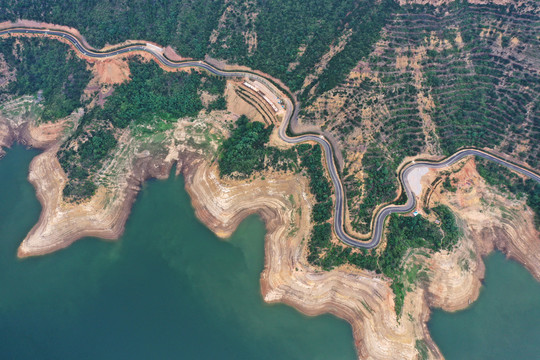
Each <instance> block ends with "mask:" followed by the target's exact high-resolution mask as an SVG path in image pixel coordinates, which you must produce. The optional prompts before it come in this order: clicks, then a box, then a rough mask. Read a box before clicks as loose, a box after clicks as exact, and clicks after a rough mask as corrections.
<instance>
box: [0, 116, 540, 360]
mask: <svg viewBox="0 0 540 360" xmlns="http://www.w3.org/2000/svg"><path fill="white" fill-rule="evenodd" d="M2 121H3V124H4V125H5V124H6V123H7V125H6V126H7V128H8V129H10V131H8V132H7V135H5V136H4V137H3V138H2V136H0V144H3V143H5V144H7V145H9V144H10V143H11V142H13V141H19V142H21V143H26V144H30V145H33V146H35V147H39V148H42V149H45V152H44V153H42V154H40V155H38V156H37V157H36V158H35V159H34V160H33V161H32V164H31V166H30V173H29V180H30V181H31V182H32V184H33V185H34V187H35V188H36V192H37V196H38V199H39V200H40V202H41V204H42V207H43V211H42V213H41V216H40V220H39V222H38V224H37V225H36V226H35V227H34V228H33V229H32V231H31V232H30V233H29V235H28V236H27V238H26V239H25V240H24V242H23V244H21V247H20V248H19V256H35V255H42V254H45V253H49V252H52V251H56V250H58V249H60V248H63V247H66V246H68V245H69V244H71V243H72V242H74V241H76V240H77V239H79V238H81V237H84V236H97V237H101V238H107V239H117V238H119V237H120V236H121V234H122V232H123V229H124V225H125V221H126V219H127V217H128V216H129V212H130V209H131V206H132V203H133V201H134V199H135V196H136V194H137V193H138V191H139V190H140V185H141V184H142V182H144V181H145V180H146V179H148V178H151V177H157V178H163V177H166V176H167V175H168V174H169V172H170V169H171V167H172V166H173V165H174V164H176V163H178V166H177V171H178V172H182V174H183V175H184V176H185V179H186V181H185V184H186V189H187V191H188V193H189V195H190V197H191V199H192V203H193V205H194V208H195V212H196V214H197V217H198V218H199V219H201V221H202V222H203V223H204V224H205V225H206V226H208V227H209V228H210V229H211V230H212V231H214V232H215V233H216V234H217V235H218V236H220V237H222V238H226V237H228V236H229V235H230V234H231V233H232V232H233V231H234V230H235V229H236V227H237V226H238V224H239V223H240V222H241V221H242V220H243V219H244V218H245V217H246V216H248V215H250V214H253V213H257V214H259V216H261V218H262V219H263V220H264V222H265V224H266V228H267V234H266V238H265V268H264V271H263V273H262V274H261V292H262V294H263V297H264V299H265V301H267V302H284V303H287V304H289V305H291V306H294V307H295V308H297V309H299V310H300V311H302V312H303V313H305V314H308V315H318V314H321V313H325V312H330V313H332V314H334V315H336V316H338V317H341V318H344V319H345V320H347V321H348V322H349V323H350V324H351V326H352V328H353V333H354V338H355V344H356V348H357V351H358V355H359V357H361V358H380V359H384V358H389V359H390V358H396V357H399V358H414V357H415V356H416V354H417V349H416V347H415V344H416V341H417V340H421V341H425V342H426V344H427V346H428V348H429V350H430V355H431V357H433V358H441V357H442V354H441V353H440V351H439V350H438V348H437V347H436V345H435V344H434V343H433V341H432V340H431V338H430V336H429V331H428V329H427V326H426V323H427V320H428V319H429V314H430V310H429V309H430V307H441V308H443V309H444V310H448V311H454V310H458V309H462V308H464V307H466V306H468V304H469V302H471V301H474V300H475V299H476V298H477V297H478V293H479V288H480V286H481V279H482V278H483V276H484V265H483V261H482V259H481V256H484V255H486V254H488V253H489V252H491V251H492V250H493V249H494V248H498V249H500V250H502V251H503V252H505V253H506V254H507V255H509V256H511V257H513V258H515V259H517V260H518V261H519V262H520V263H522V264H524V265H525V266H526V267H527V268H528V270H529V271H530V272H531V273H533V275H534V276H535V277H536V278H537V279H538V280H540V248H539V246H540V244H538V232H537V231H536V230H535V229H534V227H532V228H531V225H532V214H530V213H527V212H525V211H521V212H519V211H517V210H516V211H515V213H513V214H514V215H513V216H512V217H511V218H508V215H507V217H503V215H502V214H501V213H500V212H497V209H496V208H494V209H491V210H490V211H486V212H479V210H478V209H477V208H475V207H474V206H473V205H475V204H473V203H472V202H473V201H474V198H475V197H476V198H479V197H480V196H484V197H485V196H490V197H492V198H493V201H494V202H496V203H504V202H503V200H502V196H500V195H497V194H493V193H491V192H490V190H489V189H488V188H487V187H486V186H485V184H483V181H482V179H481V178H479V176H478V174H477V173H475V169H474V166H472V165H467V166H468V167H465V168H464V170H462V171H464V173H465V175H464V179H467V181H472V184H466V181H463V184H461V187H462V189H461V188H460V193H459V194H457V195H456V198H449V199H446V197H444V196H439V197H440V199H439V200H440V201H446V202H448V204H449V205H450V206H451V207H452V208H453V209H454V210H456V212H457V214H458V216H459V217H460V219H461V221H462V227H463V229H464V231H465V235H464V238H463V240H462V241H461V242H460V244H459V246H458V247H457V248H456V249H455V250H453V251H452V252H449V253H448V252H443V253H436V254H433V255H432V256H431V257H429V258H427V257H422V256H418V258H419V260H418V261H419V262H421V263H423V264H425V266H426V267H427V268H428V269H429V271H430V281H429V283H426V284H419V285H418V286H417V287H416V288H415V289H414V291H412V292H409V293H408V295H407V296H406V298H405V306H404V310H403V313H404V314H407V315H408V314H410V315H411V316H410V318H412V319H413V320H410V318H409V317H408V316H407V315H405V316H403V317H402V318H401V319H400V321H399V322H398V321H397V320H396V318H395V312H394V303H393V293H392V291H391V289H390V286H389V281H388V280H387V279H385V278H383V277H382V276H380V275H377V274H374V273H372V272H368V271H364V270H360V269H356V268H353V267H351V266H341V267H339V268H337V269H335V270H332V271H329V272H322V271H320V270H319V269H317V268H314V267H312V266H311V265H309V264H308V263H307V261H306V242H305V241H304V239H306V238H307V237H308V235H309V231H310V211H309V210H310V209H311V207H312V205H313V199H312V197H311V195H310V194H309V190H308V185H307V180H306V179H305V178H303V177H298V176H294V175H292V174H287V173H285V174H272V173H269V174H265V177H266V180H261V179H257V180H254V181H252V182H249V183H246V182H239V181H233V180H223V179H220V177H219V176H218V173H217V169H216V166H215V164H214V163H213V162H212V159H211V158H210V159H205V157H204V156H203V155H202V154H201V153H200V152H199V151H198V150H197V149H191V148H189V146H187V145H186V146H183V147H182V146H180V147H178V148H175V149H171V150H170V152H169V154H168V156H167V158H162V157H161V158H154V157H152V156H145V157H143V158H140V159H137V160H136V161H134V163H133V168H132V172H130V173H129V174H127V175H126V176H125V177H124V178H123V179H122V182H119V183H118V184H117V185H118V186H117V187H116V188H114V189H112V190H107V189H101V190H100V191H101V193H100V192H98V194H97V195H96V197H94V198H93V199H92V200H91V201H90V202H86V203H82V204H76V205H69V204H65V203H63V202H62V200H61V193H62V188H63V184H64V183H65V174H63V171H62V170H61V167H60V165H59V163H58V161H57V160H56V157H55V152H56V151H55V147H56V146H57V143H56V140H57V138H58V137H59V136H60V133H61V132H58V133H57V136H56V137H55V136H51V134H48V138H47V140H43V139H44V138H46V137H45V135H46V130H45V128H41V129H40V128H32V126H33V125H32V124H28V123H20V124H17V126H14V125H13V124H10V123H9V121H8V119H0V123H2ZM29 129H33V130H32V131H30V130H29ZM49 130H50V129H49ZM178 131H179V132H180V133H181V132H182V131H184V132H185V129H183V130H182V129H179V130H178ZM180 135H185V134H180ZM471 179H472V180H471ZM470 189H474V191H475V192H474V193H472V195H471V193H470V192H466V191H469V190H470ZM107 191H110V192H109V193H107ZM291 195H292V199H293V201H291ZM439 195H440V194H439ZM458 195H461V198H459V197H458ZM111 199H112V200H111ZM298 209H305V211H302V212H301V213H300V214H299V213H298V211H297V210H298ZM471 209H472V210H471ZM488 210H489V209H488ZM481 214H483V215H482V216H480V215H481ZM292 227H296V232H295V233H294V234H293V232H292ZM291 234H292V235H291ZM470 251H473V253H474V254H475V256H474V258H473V257H472V256H471V253H470ZM467 257H468V258H467ZM465 258H467V259H468V260H467V261H468V262H469V270H467V271H463V269H462V268H461V267H460V266H459V262H460V261H461V260H462V259H465Z"/></svg>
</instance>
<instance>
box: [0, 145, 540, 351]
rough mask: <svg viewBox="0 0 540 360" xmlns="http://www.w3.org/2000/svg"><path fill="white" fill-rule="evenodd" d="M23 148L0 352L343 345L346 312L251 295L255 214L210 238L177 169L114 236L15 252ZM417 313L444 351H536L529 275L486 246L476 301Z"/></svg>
mask: <svg viewBox="0 0 540 360" xmlns="http://www.w3.org/2000/svg"><path fill="white" fill-rule="evenodd" d="M36 154H37V152H35V151H28V150H25V149H23V148H22V147H15V148H13V149H12V150H10V151H9V152H8V155H7V156H6V157H5V158H4V159H2V160H1V161H0V359H74V358H76V359H119V358H121V359H309V360H311V359H354V358H355V352H354V347H353V339H352V334H351V329H350V327H349V325H348V324H347V323H346V322H344V321H342V320H339V319H337V318H334V317H332V316H329V315H326V316H319V317H315V318H309V317H305V316H303V315H301V314H300V313H298V312H297V311H296V310H294V309H293V308H290V307H288V306H285V305H267V304H265V303H264V302H263V300H262V298H261V295H260V288H259V276H260V272H261V271H262V269H263V255H264V254H263V250H264V249H263V245H264V243H263V241H264V233H265V229H264V225H263V223H262V222H261V221H260V220H259V219H258V218H256V217H250V218H248V219H246V221H244V222H243V223H242V224H241V225H240V227H239V228H238V230H237V231H236V233H235V234H234V235H233V237H232V238H231V239H230V241H229V242H223V241H220V240H219V239H217V238H216V237H215V236H214V235H213V234H212V233H211V232H210V231H209V230H208V229H207V228H206V227H205V226H203V225H202V224H200V223H199V221H198V220H197V219H196V218H195V215H194V213H193V209H192V208H191V205H190V201H189V198H188V196H187V194H186V192H185V191H184V184H183V181H182V179H181V178H178V179H176V178H174V177H171V178H170V179H168V180H166V181H151V182H149V183H147V185H145V187H144V189H143V191H141V193H140V196H139V197H138V199H137V201H136V203H135V206H134V208H133V212H132V214H131V216H130V218H129V220H128V223H127V227H126V232H125V234H124V236H123V237H122V238H121V240H120V241H117V242H104V241H100V240H97V239H83V240H80V241H78V242H76V243H75V244H73V245H72V246H71V247H69V248H67V249H65V250H62V251H59V252H57V253H54V254H52V255H48V256H43V257H37V258H31V259H25V260H22V261H21V260H17V258H16V256H15V255H16V250H17V246H18V244H19V242H20V241H21V240H22V239H23V238H24V236H25V235H26V233H27V232H28V231H29V230H30V228H31V227H32V226H33V225H34V223H35V222H36V221H37V219H38V217H39V212H40V210H41V207H40V205H39V203H38V201H37V199H36V197H35V194H34V189H33V188H32V186H31V185H30V184H29V183H28V181H27V180H26V177H27V172H28V165H29V163H30V160H31V159H32V157H33V156H35V155H36ZM429 325H430V329H431V331H432V333H433V338H434V339H435V341H436V342H437V344H439V346H440V348H441V350H442V352H443V354H445V355H446V357H447V358H448V359H538V358H540V284H538V283H537V282H536V281H535V280H534V279H533V278H532V277H531V276H530V275H529V274H528V273H527V271H526V270H525V269H523V268H522V267H521V266H519V265H518V264H515V263H513V262H509V261H506V260H505V259H504V257H503V256H502V255H501V254H494V255H493V256H490V257H489V258H488V259H487V274H486V285H485V287H484V288H483V290H482V294H481V296H480V299H479V301H478V302H476V303H475V304H474V305H473V306H472V307H471V308H470V309H467V310H465V311H462V312H458V313H455V314H448V313H444V312H441V311H435V313H434V315H433V318H432V321H430V324H429Z"/></svg>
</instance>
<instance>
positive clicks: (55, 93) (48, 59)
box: [0, 38, 90, 121]
mask: <svg viewBox="0 0 540 360" xmlns="http://www.w3.org/2000/svg"><path fill="white" fill-rule="evenodd" d="M0 54H2V56H3V58H4V60H5V62H6V64H7V65H8V67H9V68H10V69H11V70H12V71H13V70H14V71H15V76H16V80H15V81H12V82H10V83H9V84H8V86H6V87H0V96H2V95H3V96H4V97H5V96H8V95H15V96H20V95H33V96H37V95H38V92H39V93H40V98H41V99H40V100H41V101H40V103H41V104H43V112H42V114H41V119H42V120H43V121H52V120H56V119H59V118H62V117H65V116H67V115H69V114H71V113H72V112H73V111H74V110H75V109H77V108H79V107H81V106H82V105H83V104H82V103H81V96H82V93H83V90H84V88H85V87H86V85H87V84H88V82H89V81H90V71H88V70H87V69H86V63H85V62H84V61H83V60H80V59H78V58H77V57H75V56H74V54H73V53H72V52H71V51H70V50H69V47H68V46H67V45H65V44H62V43H60V42H58V41H56V40H49V39H21V40H20V41H15V39H13V38H7V39H0ZM66 54H67V56H66Z"/></svg>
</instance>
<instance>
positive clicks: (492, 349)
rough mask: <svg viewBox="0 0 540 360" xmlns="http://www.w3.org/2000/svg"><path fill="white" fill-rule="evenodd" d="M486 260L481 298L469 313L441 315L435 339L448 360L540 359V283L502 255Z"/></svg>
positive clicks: (436, 316) (433, 324)
mask: <svg viewBox="0 0 540 360" xmlns="http://www.w3.org/2000/svg"><path fill="white" fill-rule="evenodd" d="M485 261H486V278H485V282H484V286H483V287H482V290H481V293H480V298H479V299H478V300H477V301H476V302H474V303H473V304H472V305H471V306H470V307H469V308H467V309H466V310H463V311H459V312H456V313H447V312H444V311H441V310H437V311H435V312H434V313H433V316H432V318H431V320H430V322H429V329H430V331H431V335H432V336H433V340H435V342H436V343H437V345H439V348H440V349H441V351H442V353H443V354H444V355H445V356H446V358H447V359H448V360H452V359H490V360H496V359H501V360H503V359H504V360H507V359H524V360H525V359H527V360H529V359H531V360H532V359H540V283H538V282H537V281H536V280H535V279H534V278H533V277H532V275H531V274H530V273H529V272H528V271H527V270H526V269H525V268H524V267H523V266H521V265H519V264H518V263H516V262H514V261H510V260H507V259H506V258H505V257H504V255H503V254H501V253H499V252H496V253H493V254H491V255H490V256H488V258H487V259H485Z"/></svg>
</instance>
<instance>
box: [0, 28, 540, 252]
mask: <svg viewBox="0 0 540 360" xmlns="http://www.w3.org/2000/svg"><path fill="white" fill-rule="evenodd" d="M25 34H28V35H31V34H39V35H45V36H56V37H60V38H64V39H65V40H67V41H69V42H70V43H71V44H72V45H73V46H74V47H75V49H76V50H77V51H79V52H80V53H81V54H82V55H84V56H88V57H91V58H108V57H113V56H117V55H122V54H126V53H128V52H133V51H144V52H146V53H149V54H151V55H152V56H153V57H154V58H155V60H156V61H158V62H159V63H161V64H162V65H165V66H167V67H170V68H190V67H194V68H200V69H204V70H206V71H208V72H210V73H212V74H214V75H218V76H224V77H239V78H242V77H249V78H251V79H256V80H258V81H259V82H261V83H263V84H265V85H266V86H267V87H268V88H269V89H270V90H271V91H273V92H274V93H276V94H279V93H285V94H287V97H285V99H284V103H285V110H286V114H285V118H284V121H283V122H282V124H281V125H280V127H279V136H280V138H281V139H282V140H283V141H285V142H287V143H290V144H298V143H302V142H306V141H314V142H317V143H318V144H319V145H321V146H322V148H323V150H324V154H325V158H326V164H327V168H328V173H329V174H330V178H331V180H332V183H333V185H334V189H335V195H336V204H335V211H334V231H335V234H336V235H337V237H338V238H339V239H340V240H341V241H343V242H344V243H345V244H347V245H350V246H354V247H358V248H364V249H373V248H375V247H376V246H377V245H378V244H379V243H380V241H381V238H382V235H383V229H384V222H385V220H386V218H387V217H388V216H389V215H390V214H393V213H407V212H410V211H412V210H413V209H415V208H416V205H417V204H416V197H415V196H414V194H413V193H412V190H411V186H410V184H409V182H408V175H409V174H410V173H411V171H413V170H414V169H417V168H420V167H427V168H430V169H441V168H445V167H447V166H450V165H452V164H455V163H456V162H458V161H460V160H461V159H463V158H465V157H467V156H478V157H481V158H484V159H487V160H490V161H493V162H495V163H497V164H499V165H502V166H505V167H507V168H508V169H510V170H513V171H516V172H518V173H520V174H522V175H524V176H527V177H529V178H531V179H533V180H535V181H537V182H539V183H540V175H538V173H537V172H536V171H534V170H530V169H527V168H524V167H522V166H519V165H516V164H514V163H512V162H510V161H508V160H505V159H502V158H500V157H498V156H496V155H493V154H490V153H489V152H486V151H483V150H478V149H463V150H460V151H458V152H456V153H455V154H453V155H451V156H449V157H447V158H446V159H444V160H441V161H437V162H434V161H415V162H412V163H410V164H408V165H406V166H405V167H404V168H403V169H402V170H401V172H400V174H399V180H400V182H401V185H402V188H403V189H404V191H405V193H406V195H407V202H406V203H405V204H404V205H387V206H385V207H383V208H382V209H381V210H379V211H378V212H377V214H375V216H374V217H373V219H372V236H371V239H369V240H361V239H356V238H353V237H351V236H349V235H348V234H347V233H346V232H345V228H344V218H345V194H344V191H343V185H342V183H341V179H340V178H339V174H338V170H337V168H336V163H335V160H334V159H335V158H334V152H333V149H332V146H331V144H330V142H329V141H328V140H327V139H326V138H324V137H323V136H321V135H313V134H303V135H299V136H293V137H291V136H289V135H288V134H287V129H288V128H289V124H290V121H291V119H295V118H296V117H297V116H298V112H299V107H298V105H297V104H296V103H295V102H294V101H293V97H292V96H291V95H290V93H289V92H288V91H287V90H285V89H280V88H279V87H278V86H277V85H276V84H274V82H272V81H271V80H269V79H267V78H265V77H263V76H261V75H259V74H256V73H253V72H249V71H228V70H222V69H218V68H216V67H214V66H212V65H210V64H208V63H206V62H204V61H192V60H188V61H179V62H176V61H171V60H169V59H167V58H166V57H165V56H163V54H161V53H160V52H159V51H156V50H157V47H155V46H148V45H144V44H135V45H128V46H125V47H122V48H118V49H117V50H111V51H108V52H98V51H94V50H91V49H89V48H87V47H85V46H84V45H83V43H82V42H81V40H79V38H77V37H76V36H74V35H73V34H71V33H69V32H66V31H59V30H49V29H45V28H21V27H17V28H8V29H4V30H1V31H0V36H2V35H7V36H10V35H25Z"/></svg>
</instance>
